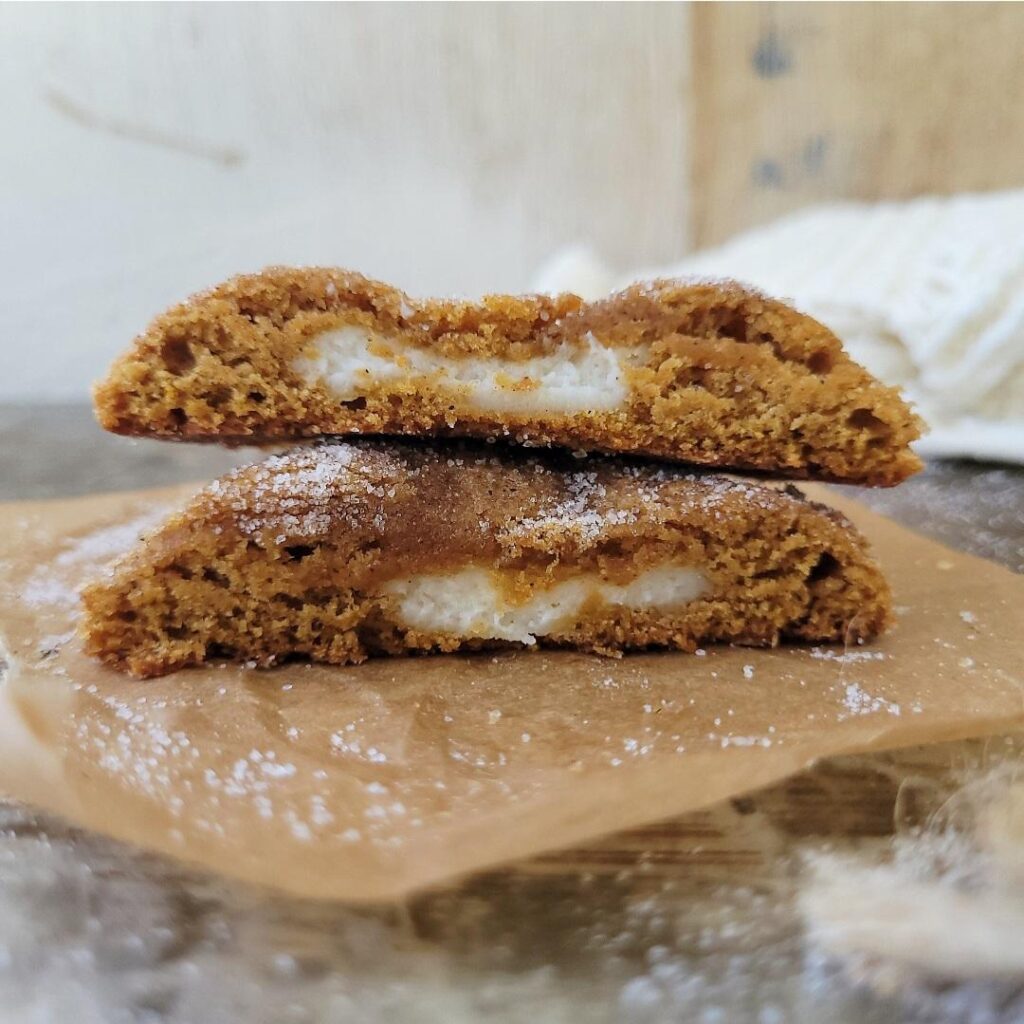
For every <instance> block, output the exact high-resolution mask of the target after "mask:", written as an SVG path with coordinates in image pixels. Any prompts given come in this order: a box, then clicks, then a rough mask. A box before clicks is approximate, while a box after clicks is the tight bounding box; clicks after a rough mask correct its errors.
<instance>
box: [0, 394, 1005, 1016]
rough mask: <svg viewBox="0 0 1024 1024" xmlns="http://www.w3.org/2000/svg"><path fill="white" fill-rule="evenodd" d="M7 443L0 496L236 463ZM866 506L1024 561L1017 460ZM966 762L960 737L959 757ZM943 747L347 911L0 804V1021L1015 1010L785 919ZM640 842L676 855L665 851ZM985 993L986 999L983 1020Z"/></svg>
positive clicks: (33, 441)
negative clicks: (851, 949)
mask: <svg viewBox="0 0 1024 1024" xmlns="http://www.w3.org/2000/svg"><path fill="white" fill-rule="evenodd" d="M0 436H2V438H3V442H2V445H0V497H2V498H3V499H5V500H14V499H20V498H35V499H38V498H48V497H58V496H70V495H77V494H85V493H89V492H99V491H111V490H119V489H132V488H142V487H152V486H159V485H162V484H169V483H176V482H181V481H185V480H190V479H197V480H198V479H207V478H209V477H212V476H214V475H216V474H217V473H219V472H221V471H223V470H224V469H226V468H228V467H230V466H231V465H234V464H236V463H237V462H239V461H242V460H244V459H246V458H249V457H251V453H249V452H244V451H239V452H226V451H222V450H220V449H217V448H213V447H202V446H190V445H173V444H157V443H152V442H131V441H127V440H124V439H121V438H116V437H110V436H108V435H105V434H103V433H102V432H101V431H100V430H99V429H98V428H97V427H96V426H95V425H94V423H93V421H92V419H91V416H90V414H89V411H88V409H87V408H86V407H84V406H80V405H64V406H48V407H42V406H32V407H16V406H8V407H0ZM857 497H859V498H860V499H861V500H864V501H866V502H867V503H868V504H870V505H871V506H873V507H874V508H876V509H878V510H879V511H882V512H884V513H886V514H887V515H890V516H892V517H893V518H895V519H897V520H900V521H901V522H903V523H906V524H908V525H910V526H912V527H914V528H916V529H918V530H920V531H921V532H924V533H927V534H929V535H931V536H933V537H935V538H937V539H939V540H942V541H944V542H945V543H947V544H950V545H952V546H955V547H958V548H961V549H963V550H967V551H970V552H972V553H974V554H978V555H982V556H985V557H988V558H992V559H994V560H996V561H999V562H1002V563H1003V564H1005V565H1007V566H1009V567H1011V568H1013V569H1015V570H1016V571H1018V572H1020V571H1024V471H1022V470H1021V469H1014V468H1008V467H999V466H987V465H976V464H969V463H936V464H934V465H931V466H929V468H928V470H927V471H926V472H925V473H923V474H922V475H920V476H919V477H917V478H915V479H913V480H911V481H909V482H908V483H906V484H905V485H903V486H901V487H899V488H895V489H893V490H889V491H870V492H860V493H858V495H857ZM970 756H974V755H970V754H968V753H965V748H958V750H957V754H956V757H957V758H958V761H959V765H958V769H957V770H959V769H960V768H962V767H963V764H964V763H965V758H966V759H968V760H969V758H970ZM977 756H978V757H979V758H981V757H983V756H985V755H983V754H982V753H978V755H977ZM950 760H951V757H950V755H949V754H948V753H947V754H943V752H942V751H941V750H938V752H936V748H930V749H929V751H925V752H915V753H908V754H904V755H900V756H895V755H893V756H879V757H875V758H862V759H857V762H856V764H855V765H854V764H853V763H852V762H851V760H850V759H846V760H844V761H841V762H836V763H829V764H825V765H822V766H820V767H818V768H815V769H813V770H811V771H808V772H806V773H804V774H803V775H802V776H800V777H798V778H797V779H795V780H790V781H789V782H787V783H784V784H780V785H779V786H777V787H773V788H772V789H771V790H767V791H763V792H761V793H758V794H755V795H753V796H752V797H751V798H750V799H749V800H748V799H746V798H745V799H744V800H742V801H734V802H732V803H731V804H729V805H723V806H721V807H717V808H712V809H710V810H709V811H706V812H701V813H700V814H697V815H688V816H686V817H685V818H682V819H679V820H678V821H675V822H670V823H666V824H663V825H660V826H659V827H658V829H657V830H656V832H655V831H645V830H636V831H635V832H631V833H629V834H625V835H621V836H615V837H609V839H608V840H606V841H602V842H601V843H598V844H593V849H592V851H590V852H591V853H592V854H593V856H592V858H591V859H592V861H593V863H594V865H595V867H594V870H593V871H585V872H581V871H580V870H579V867H578V864H579V862H580V860H586V859H587V858H586V853H587V851H582V852H581V851H576V856H575V857H574V858H573V860H572V866H571V867H570V866H568V862H567V861H565V860H562V859H560V858H559V857H558V856H557V855H553V856H551V857H547V858H539V859H537V860H536V861H531V862H528V863H524V864H520V865H514V866H511V867H509V868H507V869H504V870H502V871H496V872H491V873H488V874H487V875H485V876H482V877H477V878H473V879H469V880H467V881H465V882H463V883H460V884H458V885H455V886H452V887H450V888H447V889H445V890H443V891H439V892H433V893H428V894H425V895H423V896H421V897H419V898H417V899H415V900H412V901H410V902H409V903H408V904H406V905H403V906H388V907H381V908H377V909H362V910H355V909H352V908H349V907H346V906H343V905H338V904H330V903H313V902H304V901H299V900H293V899H288V898H286V897H282V896H280V895H276V894H273V893H268V892H264V891H261V890H258V889H255V888H253V887H249V886H244V885H240V884H235V883H230V882H227V881H224V880H221V879H218V878H214V877H210V876H206V875H203V874H201V873H198V872H193V871H190V870H188V869H186V868H183V867H181V866H180V865H178V864H176V863H174V862H172V861H168V860H165V859H163V858H160V857H156V856H151V855H148V854H145V853H142V852H139V851H137V850H134V849H131V848H129V847H126V846H124V845H122V844H119V843H116V842H113V841H110V840H107V839H105V838H103V837H101V836H95V835H91V834H85V833H83V832H81V831H79V830H76V829H74V828H71V827H69V826H67V825H66V824H64V823H62V822H60V821H58V820H55V819H53V818H51V817H48V816H44V815H40V814H37V813H36V812H34V811H32V810H31V809H29V808H25V807H20V806H17V805H11V804H8V805H0V1019H4V1020H18V1021H36V1020H38V1021H50V1020H71V1019H74V1020H75V1021H76V1022H77V1024H88V1022H92V1021H104V1022H120V1021H125V1022H133V1024H134V1022H157V1021H161V1022H163V1021H167V1022H198V1021H228V1022H233V1021H239V1022H241V1021H245V1022H247V1024H252V1022H263V1021H266V1022H293V1021H294V1022H306V1021H345V1022H349V1021H363V1020H366V1021H378V1020H379V1021H389V1022H393V1021H445V1022H448V1021H459V1020H478V1019H480V1018H482V1017H487V1018H488V1019H495V1020H502V1021H519V1020H523V1021H526V1020H530V1021H536V1020H538V1019H539V1020H544V1021H563V1020H564V1021H573V1022H577V1021H586V1020H594V1021H611V1020H638V1021H671V1020H681V1019H687V1020H689V1019H694V1020H705V1021H709V1022H710V1021H758V1022H765V1024H770V1022H780V1021H784V1020H807V1021H818V1020H826V1019H827V1020H835V1021H851V1022H852V1021H857V1022H866V1021H886V1020H893V1019H897V1018H899V1019H906V1020H911V1019H913V1020H935V1019H949V1020H953V1019H965V1020H966V1019H979V1020H980V1019H985V1020H993V1021H995V1020H1011V1019H1020V1017H1016V1016H1007V1014H1016V1013H1017V1012H1018V1011H1019V1012H1021V1013H1024V1002H1018V1001H1016V999H1017V996H1016V995H1014V994H1013V993H1011V994H1010V995H1009V996H1008V995H1007V994H1006V992H1005V991H1003V992H1001V993H999V994H998V999H999V1000H1001V1001H995V1002H994V1001H993V1000H995V999H996V996H994V995H991V996H990V995H986V994H985V993H982V994H981V995H980V996H978V995H977V994H975V998H974V1001H973V1002H970V1003H969V1004H968V1003H967V1002H965V1001H964V1000H963V999H961V1001H960V1002H959V1003H957V1002H956V1000H955V999H954V998H952V997H950V995H949V993H948V992H929V991H925V990H922V991H919V992H917V993H916V995H915V999H914V1001H912V1002H911V1003H908V1002H907V1000H906V998H905V994H904V996H899V995H896V994H894V993H892V992H890V993H888V994H885V993H883V994H879V993H876V992H875V991H873V990H872V989H870V988H864V987H863V986H858V985H857V984H855V983H854V982H852V981H851V980H850V979H849V978H848V977H847V976H846V975H845V974H843V973H842V972H838V969H837V968H835V967H834V966H830V965H829V964H827V963H825V962H820V961H818V960H817V959H816V958H815V957H814V955H813V952H810V953H809V952H808V951H807V949H806V948H805V946H804V943H803V940H802V935H801V930H800V927H799V923H798V920H797V918H796V916H795V914H794V911H793V906H792V898H791V897H792V893H793V888H794V885H795V879H796V878H797V877H798V876H799V874H800V870H801V869H800V864H801V858H802V857H803V856H804V854H805V852H806V850H807V848H808V844H810V845H811V846H814V845H815V844H817V845H822V844H826V845H831V846H836V845H842V844H843V843H846V842H853V843H855V845H857V846H858V847H863V846H865V845H867V846H872V844H873V848H876V849H881V848H882V847H884V846H885V844H887V843H889V842H890V841H891V839H892V834H893V830H894V828H895V826H894V823H893V815H892V813H891V808H890V804H891V805H892V807H895V805H896V802H897V799H899V800H901V801H902V802H903V804H904V805H905V804H906V794H907V792H913V791H914V790H915V786H920V787H922V788H921V792H922V793H924V792H925V791H927V792H928V793H931V794H932V797H934V795H935V794H936V793H938V792H941V791H943V788H942V787H943V786H946V787H947V788H948V786H951V785H953V781H952V780H953V773H952V770H951V767H950ZM922 779H924V780H926V782H927V783H928V785H927V786H922V783H921V780H922ZM865 780H867V781H865ZM940 782H941V785H940ZM865 786H868V787H869V788H871V789H872V792H873V793H874V797H873V801H874V802H873V803H872V805H871V806H872V807H874V808H875V809H876V810H875V811H874V812H872V814H871V815H866V814H865V812H864V807H865V806H866V805H864V804H863V803H862V802H861V794H862V793H863V791H864V788H865ZM819 791H820V793H821V794H822V796H821V799H820V801H819V802H820V803H821V804H822V805H823V806H824V807H826V808H827V811H828V813H827V814H822V815H820V816H819V818H818V819H817V824H816V825H815V826H814V827H813V828H809V827H808V824H807V822H806V821H803V822H794V820H793V818H792V815H791V814H789V813H788V812H787V807H789V806H790V805H791V803H792V800H793V799H794V798H795V794H797V795H799V794H802V796H800V799H802V800H806V798H807V794H808V792H810V793H812V794H813V793H815V792H819ZM879 794H881V796H879ZM922 801H923V802H922V805H921V806H922V807H926V806H930V804H928V801H927V800H924V798H923V797H922ZM879 806H881V807H882V808H883V810H882V812H881V813H878V812H877V808H878V807H879ZM886 808H890V809H889V810H886ZM922 813H923V812H922ZM755 825H756V827H754V826H755ZM655 838H656V841H657V843H658V844H659V850H660V851H661V852H662V853H664V851H665V850H666V849H670V850H671V851H672V853H673V856H671V857H666V856H659V857H658V858H657V864H656V865H654V864H652V861H651V859H650V858H649V856H648V854H649V851H650V848H651V844H652V843H653V842H654V841H655ZM708 844H712V845H714V844H717V845H718V847H719V848H730V849H742V850H743V851H744V858H741V859H740V860H739V861H737V863H739V864H741V866H742V869H741V870H735V871H732V872H724V873H723V871H722V870H721V868H720V867H716V868H714V869H712V868H711V867H709V866H708V864H707V862H706V861H705V860H704V859H703V858H702V857H701V856H700V855H699V854H700V851H701V850H702V849H704V848H705V847H706V846H707V845H708ZM598 854H600V855H598ZM979 999H980V1002H979V1001H978V1000H979ZM986 999H987V1000H988V1001H987V1002H986ZM979 1006H980V1007H982V1009H985V1008H986V1007H987V1008H988V1009H989V1010H991V1011H992V1012H991V1013H990V1015H989V1016H987V1017H984V1018H981V1017H978V1016H977V1015H976V1014H975V1010H976V1009H977V1007H979ZM971 1014H975V1016H973V1017H972V1016H971Z"/></svg>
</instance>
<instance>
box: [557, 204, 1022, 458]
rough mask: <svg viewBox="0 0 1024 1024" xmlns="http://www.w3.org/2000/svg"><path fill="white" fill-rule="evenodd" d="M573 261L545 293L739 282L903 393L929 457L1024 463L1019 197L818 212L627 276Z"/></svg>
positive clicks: (562, 261)
mask: <svg viewBox="0 0 1024 1024" xmlns="http://www.w3.org/2000/svg"><path fill="white" fill-rule="evenodd" d="M575 253H576V255H575V257H574V258H568V256H569V254H563V255H562V256H560V257H556V259H555V260H553V261H552V262H551V263H550V264H549V265H548V268H547V270H546V271H545V272H542V274H541V278H540V280H539V281H538V282H537V283H538V287H539V289H540V290H542V291H560V290H568V291H580V294H584V297H586V298H595V297H597V296H598V295H600V294H601V293H602V292H606V291H610V290H615V289H617V288H619V287H622V286H624V285H625V284H627V283H629V282H631V281H636V280H646V279H650V278H652V277H665V276H690V277H692V276H696V277H704V278H721V277H730V278H735V279H737V280H740V281H744V282H746V283H748V284H752V285H754V286H755V287H757V288H759V289H761V290H762V291H764V292H766V293H768V294H769V295H773V296H776V297H779V298H783V299H787V300H789V301H791V302H792V303H793V304H794V305H796V306H797V308H799V309H801V310H803V311H804V312H807V313H810V314H811V315H812V316H814V317H816V318H817V319H819V320H821V321H822V322H823V323H825V324H827V325H828V326H829V327H831V328H832V329H833V330H834V331H835V332H836V334H838V335H839V337H840V338H842V339H843V341H844V343H845V345H846V347H847V350H848V351H849V352H850V354H851V355H852V356H853V358H854V359H856V360H857V361H858V362H860V363H862V364H863V365H865V366H867V367H868V368H869V369H870V370H871V371H872V372H874V373H875V374H876V375H877V376H878V377H880V378H881V379H882V380H885V381H887V382H889V383H893V384H900V385H902V386H903V387H904V388H905V390H906V393H907V394H908V396H909V397H910V398H911V399H912V400H913V401H914V402H915V403H916V404H917V407H918V410H919V412H920V413H921V414H922V416H923V417H924V418H925V419H926V420H927V422H928V424H929V426H930V427H931V432H930V433H929V435H928V436H927V437H926V438H925V439H924V440H923V441H922V442H920V443H919V445H918V449H919V450H920V451H921V452H922V453H924V454H931V455H966V456H975V457H979V458H994V459H1000V460H1005V461H1010V462H1020V463H1024V191H1013V192H998V193H990V194H986V195H959V196H953V197H949V198H922V199H915V200H912V201H909V202H901V203H872V204H867V203H842V204H834V205H828V206H819V207H813V208H810V209H808V210H804V211H802V212H800V213H797V214H794V215H792V216H789V217H786V218H784V219H783V220H780V221H776V222H775V223H773V224H769V225H768V226H766V227H763V228H758V229H755V230H753V231H749V232H747V233H745V234H743V235H740V236H738V237H736V238H734V239H732V240H731V241H730V242H728V243H726V244H725V245H722V246H720V247H718V248H715V249H707V250H704V251H701V252H696V253H693V254H692V255H691V256H689V257H687V258H686V259H684V260H683V261H682V262H680V263H677V264H675V265H673V266H670V267H660V268H656V269H652V270H646V271H643V272H640V273H631V274H628V275H626V276H625V277H622V278H619V277H618V275H615V274H613V273H611V272H606V273H605V275H604V276H603V277H602V276H601V274H600V273H599V272H598V271H597V269H596V264H595V260H594V258H593V256H592V255H590V254H588V253H586V252H585V251H580V250H576V251H575ZM577 266H578V267H579V269H580V273H578V274H577V273H576V267H577Z"/></svg>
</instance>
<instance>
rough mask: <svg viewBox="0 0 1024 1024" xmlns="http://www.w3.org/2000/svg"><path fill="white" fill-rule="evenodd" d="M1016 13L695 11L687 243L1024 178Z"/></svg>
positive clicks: (952, 8)
mask: <svg viewBox="0 0 1024 1024" xmlns="http://www.w3.org/2000/svg"><path fill="white" fill-rule="evenodd" d="M1022 38H1024V6H1021V5H1018V4H995V3H972V4H957V3H952V4H932V3H919V4H918V3H885V4H850V3H834V4H800V3H777V4H748V3H738V4H697V5H695V7H694V13H693V103H694V139H693V148H692V152H693V153H694V154H695V157H694V159H695V166H694V205H693V211H694V224H693V232H694V240H695V243H696V244H697V245H698V246H703V245H713V244H716V243H718V242H721V241H723V240H724V239H725V238H727V237H729V236H730V235H732V234H734V233H736V232H737V231H741V230H743V229H745V228H747V227H750V226H753V225H756V224H760V223H763V222H765V221H768V220H771V219H772V218H774V217H777V216H780V215H782V214H784V213H787V212H789V211H790V210H794V209H797V208H799V207H802V206H806V205H809V204H811V203H815V202H822V201H827V200H830V199H836V198H856V199H898V198H906V197H910V196H915V195H919V194H922V193H929V192H934V193H948V192H954V191H970V190H978V189H993V188H1002V187H1009V186H1017V185H1021V184H1024V149H1022V148H1021V147H1020V146H1019V145H1017V144H1016V142H1015V140H1017V139H1019V138H1020V137H1021V134H1022V132H1024V104H1021V103H1020V102H1019V97H1020V96H1021V94H1022V90H1024V61H1021V59H1020V41H1021V39H1022Z"/></svg>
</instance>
